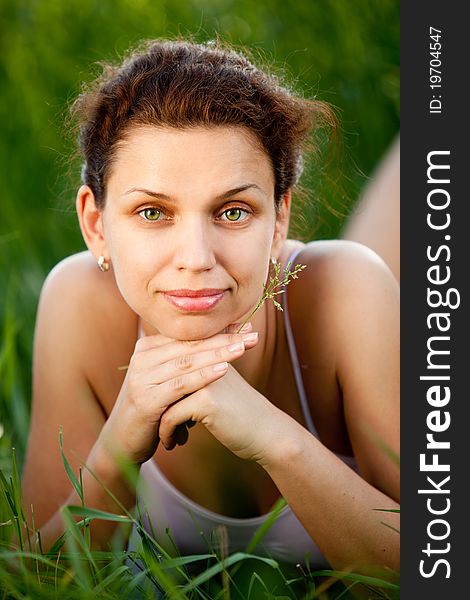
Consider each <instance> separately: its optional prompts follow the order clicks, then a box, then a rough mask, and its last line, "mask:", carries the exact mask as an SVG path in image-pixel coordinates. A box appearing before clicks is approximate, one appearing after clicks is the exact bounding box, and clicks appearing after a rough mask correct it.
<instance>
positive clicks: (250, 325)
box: [240, 322, 253, 333]
mask: <svg viewBox="0 0 470 600" xmlns="http://www.w3.org/2000/svg"><path fill="white" fill-rule="evenodd" d="M252 327H253V326H252V324H251V323H250V322H248V323H245V325H243V327H242V328H241V329H240V333H245V331H251V328H252Z"/></svg>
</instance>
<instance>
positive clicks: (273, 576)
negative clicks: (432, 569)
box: [0, 451, 399, 600]
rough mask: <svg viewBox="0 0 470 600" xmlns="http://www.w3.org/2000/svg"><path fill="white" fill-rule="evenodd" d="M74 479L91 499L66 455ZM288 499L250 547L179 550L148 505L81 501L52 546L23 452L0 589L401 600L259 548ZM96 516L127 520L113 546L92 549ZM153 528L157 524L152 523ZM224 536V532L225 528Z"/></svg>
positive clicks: (5, 490) (11, 489) (186, 599)
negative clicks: (100, 506) (41, 526)
mask: <svg viewBox="0 0 470 600" xmlns="http://www.w3.org/2000/svg"><path fill="white" fill-rule="evenodd" d="M63 459H64V468H65V469H66V471H67V474H68V476H69V478H70V481H71V484H72V485H73V486H74V487H75V488H76V490H77V493H78V495H79V497H80V498H81V499H83V491H82V484H81V477H80V476H79V477H78V478H77V477H76V475H75V474H74V473H73V471H72V469H71V468H70V465H69V464H68V461H67V459H66V457H65V455H64V454H63ZM283 506H284V502H283V501H280V502H279V503H278V505H277V506H276V507H275V509H274V510H273V512H272V515H271V517H270V519H268V521H267V522H266V523H264V524H263V525H262V526H261V528H260V529H259V531H257V532H256V533H255V535H254V537H253V539H252V540H251V542H250V543H249V544H248V547H247V550H246V552H236V553H233V554H228V555H227V553H226V552H224V550H223V544H222V545H221V548H222V550H220V551H216V550H215V549H214V547H213V546H212V545H211V544H210V543H209V542H208V549H207V552H206V553H204V554H200V555H194V556H180V555H178V553H177V552H176V553H175V555H174V556H171V555H170V554H168V552H167V551H166V550H165V549H164V548H163V547H162V546H161V545H160V544H159V543H158V542H157V541H156V540H155V538H154V537H153V535H152V534H151V533H150V532H149V531H148V530H146V529H145V528H144V526H143V524H142V516H141V510H142V507H140V510H137V511H135V512H136V513H137V514H136V515H135V514H133V513H132V512H129V511H126V510H125V509H124V507H122V514H121V515H116V514H112V513H106V512H103V511H100V510H96V509H92V508H87V507H86V506H85V505H84V504H83V500H82V504H81V505H80V506H65V507H63V508H62V509H61V512H62V517H63V521H64V524H65V530H64V534H63V535H62V536H60V537H59V538H58V540H57V541H56V542H55V543H54V544H53V545H52V547H51V548H50V550H48V551H47V552H44V551H43V549H42V545H41V538H40V532H39V531H38V530H36V529H34V526H33V528H30V527H28V524H27V521H26V518H25V515H24V512H23V509H22V501H21V480H20V473H19V470H18V464H17V460H16V455H15V452H14V451H13V452H12V455H11V462H10V471H9V473H7V472H5V471H4V470H3V469H2V470H1V471H0V593H2V594H3V596H1V597H2V598H4V599H7V598H8V599H10V598H11V599H13V598H15V599H20V598H21V599H26V598H34V600H40V599H43V598H44V599H48V600H50V599H52V598H57V600H59V599H60V600H65V599H71V600H72V599H73V600H85V599H91V598H97V597H99V598H103V599H109V600H113V599H116V600H117V599H119V600H136V599H137V598H139V599H145V600H146V599H151V598H155V597H158V593H157V591H156V590H160V594H161V597H162V598H168V599H170V598H171V599H175V600H193V599H201V600H216V599H221V600H222V599H224V600H250V599H253V600H256V599H259V598H263V599H264V598H266V599H271V600H275V599H276V600H281V599H282V600H284V599H286V598H292V599H300V600H310V599H314V598H319V599H324V600H326V599H333V598H334V599H335V600H339V599H340V598H343V599H344V600H346V599H348V598H352V596H351V595H350V590H351V589H352V588H353V587H357V586H361V587H365V588H367V590H368V591H369V597H370V598H377V599H379V598H383V599H389V600H395V599H397V598H398V597H399V586H398V584H396V583H392V582H390V581H387V580H383V579H379V578H377V577H367V576H364V575H358V574H354V573H342V572H335V571H331V570H322V571H311V570H310V568H309V566H308V564H307V563H305V565H297V566H292V565H282V564H279V563H278V562H277V561H275V560H272V559H270V558H266V557H264V556H258V555H257V554H256V553H254V552H253V549H254V548H256V546H257V544H258V543H259V542H260V541H261V540H262V538H263V536H264V535H265V534H266V532H267V530H268V529H269V527H270V526H271V525H272V524H273V523H274V521H275V519H276V518H277V515H278V514H279V512H280V510H281V508H282V507H283ZM94 519H105V520H109V521H115V522H117V523H118V524H119V527H121V526H122V527H124V530H121V529H118V530H117V532H116V533H115V535H114V536H113V539H112V541H111V544H110V549H109V551H96V550H92V549H91V545H90V536H89V524H90V522H91V521H93V520H94ZM132 525H133V526H134V527H135V528H136V529H137V532H138V535H139V538H140V545H138V547H137V548H136V549H135V550H127V549H126V544H125V543H124V544H123V540H125V539H126V532H128V531H129V528H130V526H132ZM150 530H151V527H150ZM220 535H222V536H223V531H222V532H220Z"/></svg>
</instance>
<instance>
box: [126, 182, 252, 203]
mask: <svg viewBox="0 0 470 600" xmlns="http://www.w3.org/2000/svg"><path fill="white" fill-rule="evenodd" d="M251 188H253V189H255V190H258V191H260V192H262V193H263V190H262V189H261V188H260V187H259V185H257V184H256V183H247V184H245V185H240V186H238V187H236V188H232V189H231V190H227V191H226V192H223V193H222V194H219V195H218V196H217V200H225V199H227V198H230V197H231V196H235V195H236V194H239V193H240V192H244V191H245V190H249V189H251ZM133 192H140V193H141V194H146V195H147V196H151V197H152V198H156V199H157V200H167V201H171V198H170V196H167V195H166V194H162V193H161V192H154V191H152V190H147V189H145V188H138V187H133V188H131V189H130V190H127V192H124V196H127V195H128V194H132V193H133Z"/></svg>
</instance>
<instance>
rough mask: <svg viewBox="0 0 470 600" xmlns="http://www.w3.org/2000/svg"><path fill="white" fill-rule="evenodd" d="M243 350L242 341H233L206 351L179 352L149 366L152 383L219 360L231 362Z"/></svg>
mask: <svg viewBox="0 0 470 600" xmlns="http://www.w3.org/2000/svg"><path fill="white" fill-rule="evenodd" d="M244 352H245V343H244V342H235V343H233V344H230V345H228V346H224V347H222V348H214V349H213V350H207V351H206V352H198V353H193V354H180V355H179V356H177V357H176V358H174V359H172V360H169V361H167V362H165V363H163V364H160V365H158V366H153V365H152V366H151V367H150V368H151V377H152V383H155V384H161V383H164V382H165V381H168V380H169V379H173V378H175V377H178V376H180V375H183V374H185V373H190V372H192V371H196V370H199V369H204V368H205V367H210V366H211V365H215V364H217V363H221V362H232V361H233V360H235V359H237V358H239V357H240V356H242V354H243V353H244Z"/></svg>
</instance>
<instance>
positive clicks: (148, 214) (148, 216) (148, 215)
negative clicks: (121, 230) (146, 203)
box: [139, 208, 162, 221]
mask: <svg viewBox="0 0 470 600" xmlns="http://www.w3.org/2000/svg"><path fill="white" fill-rule="evenodd" d="M139 214H141V215H142V216H143V218H144V219H145V220H146V221H158V220H159V218H160V216H161V214H162V211H161V210H158V208H144V210H141V211H140V213H139Z"/></svg>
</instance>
